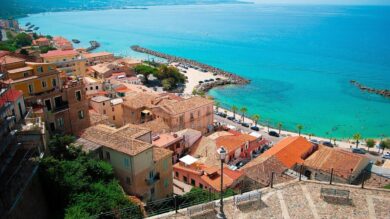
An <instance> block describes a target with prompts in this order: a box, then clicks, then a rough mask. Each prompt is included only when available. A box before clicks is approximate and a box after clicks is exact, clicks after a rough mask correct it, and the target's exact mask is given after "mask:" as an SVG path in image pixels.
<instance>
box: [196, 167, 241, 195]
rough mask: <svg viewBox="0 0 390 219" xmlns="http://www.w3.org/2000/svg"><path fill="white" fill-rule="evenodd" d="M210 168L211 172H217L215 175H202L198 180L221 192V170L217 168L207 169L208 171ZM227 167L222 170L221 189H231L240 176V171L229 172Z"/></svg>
mask: <svg viewBox="0 0 390 219" xmlns="http://www.w3.org/2000/svg"><path fill="white" fill-rule="evenodd" d="M210 168H212V169H213V170H217V171H216V173H213V174H211V175H209V174H204V175H202V176H201V177H200V178H201V179H202V180H203V181H205V182H206V183H207V184H208V185H209V186H210V187H212V188H213V189H214V190H216V191H221V170H220V167H219V166H215V167H208V169H210ZM231 171H232V170H230V169H229V168H227V167H224V168H223V188H224V189H227V188H231V187H232V186H233V184H234V183H237V180H238V179H239V178H240V177H241V176H242V173H241V172H240V171H236V172H235V173H232V172H231Z"/></svg>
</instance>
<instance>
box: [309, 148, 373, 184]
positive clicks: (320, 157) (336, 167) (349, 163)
mask: <svg viewBox="0 0 390 219" xmlns="http://www.w3.org/2000/svg"><path fill="white" fill-rule="evenodd" d="M369 163H370V160H369V159H368V158H367V157H365V156H363V155H360V154H355V153H352V152H349V151H345V150H342V149H338V148H329V147H326V146H322V145H319V146H318V150H317V151H316V152H314V153H313V154H312V155H310V156H309V157H308V158H307V159H306V160H305V161H304V162H303V167H304V168H303V173H304V175H305V176H306V177H308V178H311V179H316V180H321V181H329V179H330V175H331V172H332V170H333V181H334V182H342V183H353V182H354V181H355V180H356V179H357V178H358V177H359V176H360V175H361V173H362V172H363V170H364V169H365V168H366V167H367V165H368V164H369Z"/></svg>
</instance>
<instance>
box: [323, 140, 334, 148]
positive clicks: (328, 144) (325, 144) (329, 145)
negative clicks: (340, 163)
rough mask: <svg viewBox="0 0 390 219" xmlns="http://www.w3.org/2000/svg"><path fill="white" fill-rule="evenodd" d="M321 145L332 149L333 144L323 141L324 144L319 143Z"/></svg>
mask: <svg viewBox="0 0 390 219" xmlns="http://www.w3.org/2000/svg"><path fill="white" fill-rule="evenodd" d="M321 144H322V145H324V146H327V147H330V148H333V147H334V146H333V144H332V143H331V142H330V141H324V142H321Z"/></svg>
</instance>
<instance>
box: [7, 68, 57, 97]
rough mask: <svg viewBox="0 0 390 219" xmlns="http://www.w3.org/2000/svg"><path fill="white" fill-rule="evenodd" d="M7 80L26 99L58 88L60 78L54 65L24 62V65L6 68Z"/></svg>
mask: <svg viewBox="0 0 390 219" xmlns="http://www.w3.org/2000/svg"><path fill="white" fill-rule="evenodd" d="M7 82H8V83H9V84H10V85H11V87H12V88H14V89H15V90H20V91H22V92H23V95H24V97H25V98H26V99H28V98H30V97H32V96H36V95H39V94H42V93H44V92H48V91H53V90H54V89H56V88H58V86H59V84H60V83H59V82H60V79H59V72H58V71H57V70H56V66H55V65H53V64H47V63H33V62H26V66H24V67H21V68H15V69H12V70H8V80H7Z"/></svg>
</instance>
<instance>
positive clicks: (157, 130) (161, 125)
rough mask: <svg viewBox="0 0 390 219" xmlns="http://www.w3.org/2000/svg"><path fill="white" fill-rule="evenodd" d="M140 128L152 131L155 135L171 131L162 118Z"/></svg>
mask: <svg viewBox="0 0 390 219" xmlns="http://www.w3.org/2000/svg"><path fill="white" fill-rule="evenodd" d="M140 126H141V127H144V128H147V129H150V130H151V131H152V133H154V134H161V133H166V132H170V131H171V129H170V128H169V126H168V124H167V123H166V122H164V120H163V119H162V118H157V119H154V120H152V121H149V122H145V123H142V124H140Z"/></svg>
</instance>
